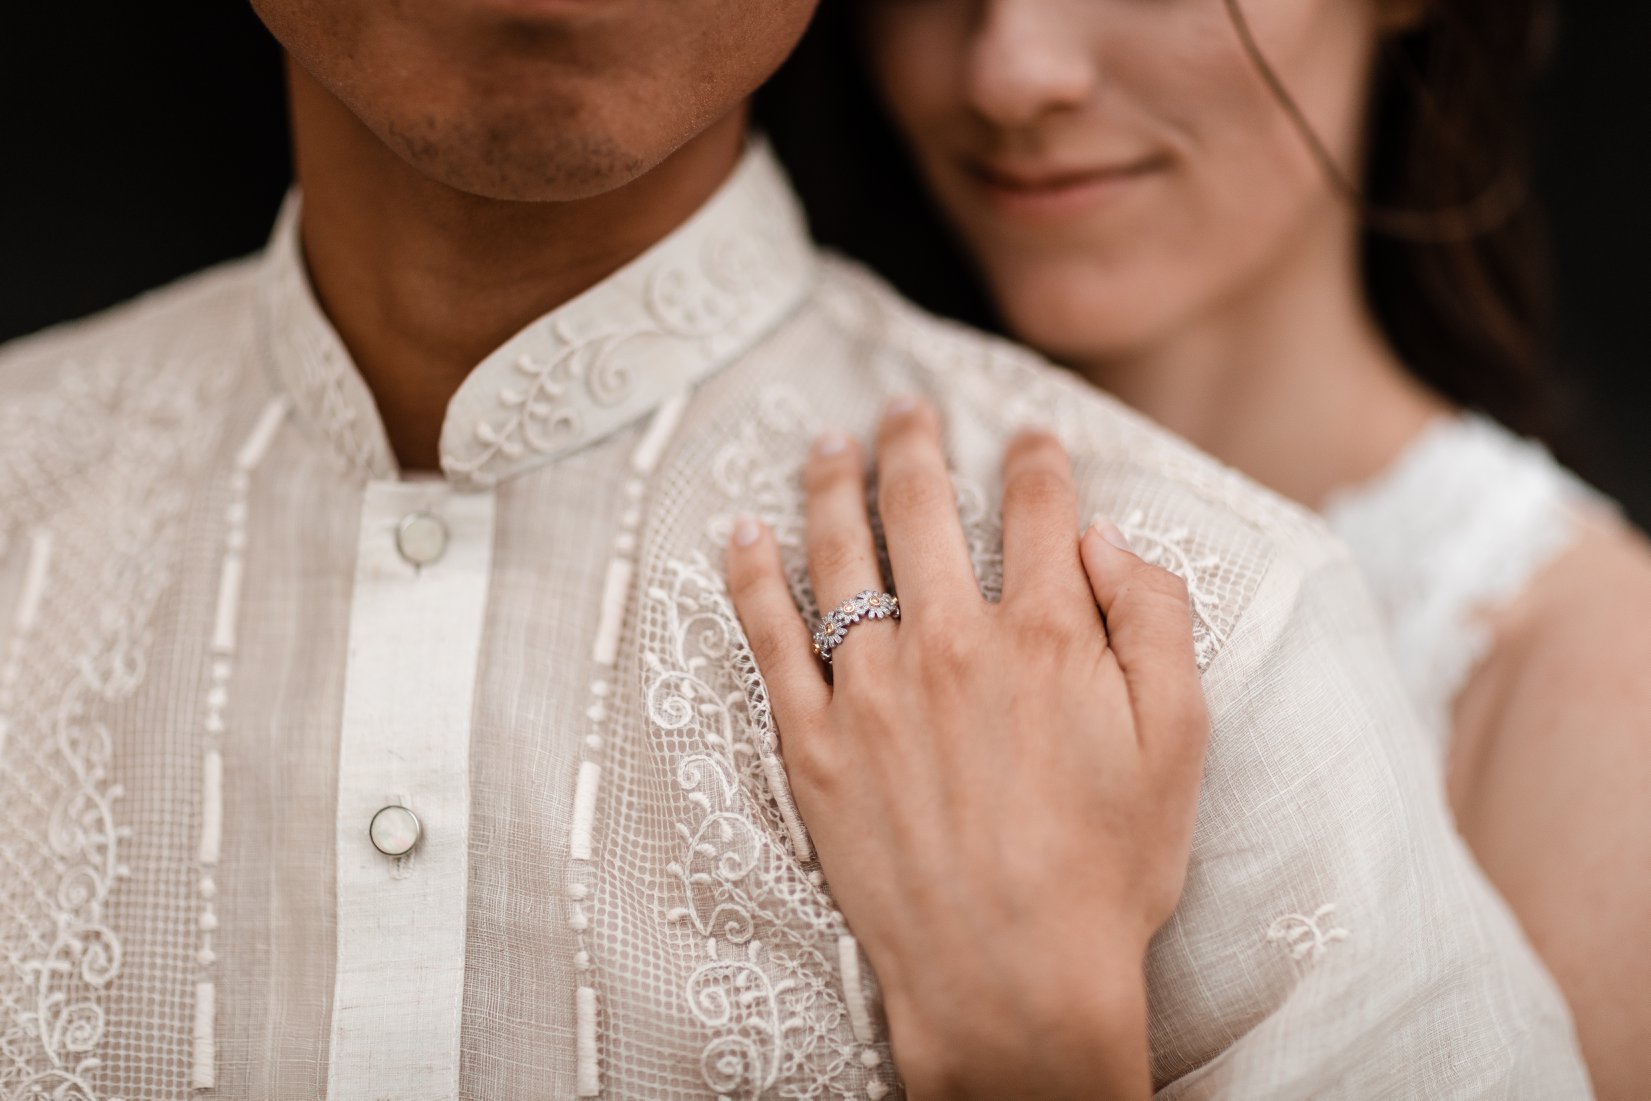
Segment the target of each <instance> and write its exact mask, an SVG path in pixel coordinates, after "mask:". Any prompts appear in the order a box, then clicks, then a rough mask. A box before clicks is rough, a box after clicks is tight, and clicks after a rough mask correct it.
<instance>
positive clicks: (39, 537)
mask: <svg viewBox="0 0 1651 1101" xmlns="http://www.w3.org/2000/svg"><path fill="white" fill-rule="evenodd" d="M51 561H52V533H51V531H50V530H48V529H46V528H35V529H33V530H31V531H30V532H29V560H28V562H27V563H25V564H24V567H23V587H22V590H21V591H20V592H19V593H18V597H17V609H16V611H15V612H14V613H13V615H12V632H11V637H10V638H9V639H7V640H6V656H5V660H4V661H0V755H3V754H4V753H5V750H6V736H7V735H8V734H9V733H10V732H11V719H10V717H9V715H10V712H11V710H12V708H13V707H14V706H15V705H16V699H15V696H14V692H15V689H16V685H17V676H18V672H19V670H21V668H22V662H23V644H24V642H25V641H26V640H27V639H28V636H29V634H30V633H31V632H32V631H33V630H34V627H35V624H36V623H37V622H38V621H39V619H40V604H41V601H42V600H44V599H45V595H46V578H47V575H48V574H49V572H50V570H51Z"/></svg>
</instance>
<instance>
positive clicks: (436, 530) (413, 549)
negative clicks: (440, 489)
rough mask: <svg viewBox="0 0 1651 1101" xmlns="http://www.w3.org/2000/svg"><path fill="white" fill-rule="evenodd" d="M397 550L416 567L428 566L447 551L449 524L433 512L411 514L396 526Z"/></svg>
mask: <svg viewBox="0 0 1651 1101" xmlns="http://www.w3.org/2000/svg"><path fill="white" fill-rule="evenodd" d="M396 550H398V551H400V552H401V557H403V558H405V559H407V561H409V562H411V563H412V564H413V565H415V566H428V565H429V564H430V563H432V562H434V561H436V560H437V559H439V558H440V557H441V556H442V555H443V554H444V553H445V552H446V551H447V524H446V523H445V522H444V521H443V520H442V518H441V517H440V516H437V515H436V514H435V513H433V512H410V513H408V514H407V515H406V516H403V517H402V518H401V523H400V524H398V525H397V526H396Z"/></svg>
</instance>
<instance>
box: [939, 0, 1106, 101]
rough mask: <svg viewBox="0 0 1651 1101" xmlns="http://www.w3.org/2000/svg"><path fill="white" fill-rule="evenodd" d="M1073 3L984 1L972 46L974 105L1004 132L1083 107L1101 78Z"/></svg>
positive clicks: (1062, 0) (970, 89) (969, 93)
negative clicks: (1053, 114) (1070, 109)
mask: <svg viewBox="0 0 1651 1101" xmlns="http://www.w3.org/2000/svg"><path fill="white" fill-rule="evenodd" d="M1075 15H1076V13H1075V12H1073V10H1072V5H1071V0H985V3H984V4H983V5H982V7H981V15H980V20H979V23H978V25H977V26H976V28H975V32H974V38H973V41H972V42H971V43H970V47H969V59H968V68H967V74H966V77H965V79H966V81H967V84H968V87H967V96H968V99H969V103H970V106H972V107H973V108H974V109H975V111H977V112H978V113H979V114H980V115H981V116H983V117H984V118H986V119H987V120H988V121H990V122H993V123H995V124H997V125H999V126H1003V127H1017V126H1026V125H1029V124H1031V123H1035V122H1037V121H1038V120H1039V119H1041V118H1042V117H1044V116H1045V115H1048V114H1051V113H1055V112H1058V111H1060V110H1062V109H1065V108H1071V107H1075V106H1078V105H1080V104H1082V103H1083V102H1084V101H1085V100H1087V99H1088V98H1089V96H1090V95H1091V94H1092V93H1093V91H1094V88H1095V82H1096V79H1097V78H1098V76H1099V70H1098V66H1097V64H1096V60H1095V58H1094V57H1093V56H1092V52H1091V51H1092V45H1091V43H1090V42H1089V41H1088V36H1087V35H1086V34H1084V33H1083V28H1082V24H1081V22H1080V21H1079V20H1078V19H1076V18H1075Z"/></svg>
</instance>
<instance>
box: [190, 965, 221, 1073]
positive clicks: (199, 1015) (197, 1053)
mask: <svg viewBox="0 0 1651 1101" xmlns="http://www.w3.org/2000/svg"><path fill="white" fill-rule="evenodd" d="M217 1012H218V989H217V987H216V986H215V985H214V984H212V983H210V982H198V983H196V984H195V1050H194V1058H193V1060H192V1061H191V1070H190V1075H189V1082H190V1085H192V1086H194V1087H195V1088H196V1089H198V1090H209V1089H211V1088H212V1087H213V1086H215V1085H216V1084H217V1081H218V1042H217V1039H216V1037H215V1036H214V1034H213V1032H214V1018H215V1017H216V1016H217Z"/></svg>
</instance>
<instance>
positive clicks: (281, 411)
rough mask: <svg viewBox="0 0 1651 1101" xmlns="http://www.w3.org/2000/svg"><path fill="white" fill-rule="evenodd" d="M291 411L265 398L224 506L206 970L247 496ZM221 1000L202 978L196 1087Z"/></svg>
mask: <svg viewBox="0 0 1651 1101" xmlns="http://www.w3.org/2000/svg"><path fill="white" fill-rule="evenodd" d="M286 412H287V401H286V399H285V398H279V397H278V398H275V399H273V400H271V401H269V402H268V403H267V404H265V406H264V408H263V410H262V411H261V412H260V413H259V415H258V420H257V422H256V423H255V424H254V425H253V428H252V431H251V432H250V433H248V434H247V438H246V439H245V441H243V442H242V444H241V446H240V448H239V449H238V450H237V451H236V453H235V470H234V473H233V475H232V476H231V477H230V479H229V487H230V499H229V504H228V505H227V506H226V507H225V508H224V550H223V557H222V558H221V559H220V561H219V567H218V603H217V606H216V608H214V610H213V616H212V654H213V657H212V659H211V660H210V661H209V666H208V667H209V676H208V681H209V687H208V688H207V693H206V715H205V718H204V719H203V720H202V741H203V743H204V744H205V747H206V748H205V752H204V753H202V755H201V836H200V844H199V846H198V848H197V851H196V854H195V856H196V860H197V861H198V863H199V865H200V867H199V868H198V869H197V872H198V878H197V882H196V892H197V894H198V895H199V898H200V914H199V916H198V918H197V919H196V924H197V925H198V927H199V928H200V932H201V945H200V948H199V949H198V950H197V951H196V954H195V958H196V960H197V961H198V962H199V964H200V967H201V971H202V974H203V975H209V974H211V968H212V966H213V964H214V963H215V962H216V961H217V958H218V956H217V953H216V952H214V951H213V948H212V934H213V932H214V931H215V930H216V929H217V928H218V914H217V910H216V909H215V908H214V907H215V900H216V898H217V892H218V885H217V880H216V879H215V878H214V875H213V873H214V872H215V870H216V868H217V865H218V860H219V857H220V856H221V855H222V847H223V832H224V758H223V752H222V750H221V749H220V748H219V745H218V739H219V736H220V735H222V734H223V732H224V729H225V721H224V712H225V710H226V709H227V707H228V705H229V682H230V674H231V672H232V670H233V668H234V666H233V664H232V658H233V655H234V653H235V644H236V637H235V636H236V633H237V631H238V629H239V623H240V610H241V582H242V576H243V575H242V559H241V549H242V548H243V547H245V546H246V541H247V540H246V529H247V513H248V505H247V501H248V497H249V495H250V491H251V486H252V479H251V475H252V472H253V471H254V470H256V469H257V467H258V463H259V462H260V461H261V460H262V459H263V457H264V456H265V455H266V454H267V453H268V452H269V447H270V443H271V442H272V441H273V440H274V439H275V434H276V432H277V431H279V430H280V427H281V425H282V423H283V422H284V420H285V417H286ZM216 1001H217V987H216V985H215V984H214V983H213V982H212V981H211V980H210V979H206V978H202V979H201V980H199V981H198V982H196V984H195V1030H194V1035H193V1041H194V1047H193V1050H192V1053H191V1067H192V1071H191V1075H190V1081H191V1082H192V1083H193V1085H194V1088H196V1089H211V1088H212V1087H213V1085H214V1083H215V1082H216V1081H217V1061H218V1041H217V1036H216V1028H217V1025H216V1017H215V1014H216Z"/></svg>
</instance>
